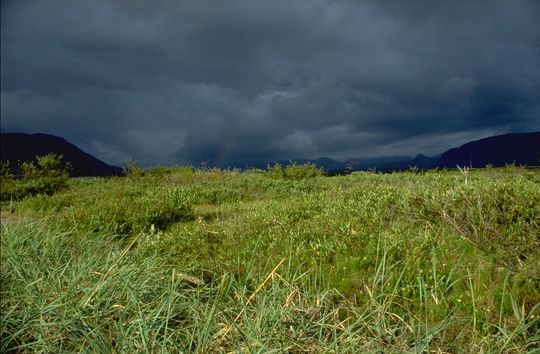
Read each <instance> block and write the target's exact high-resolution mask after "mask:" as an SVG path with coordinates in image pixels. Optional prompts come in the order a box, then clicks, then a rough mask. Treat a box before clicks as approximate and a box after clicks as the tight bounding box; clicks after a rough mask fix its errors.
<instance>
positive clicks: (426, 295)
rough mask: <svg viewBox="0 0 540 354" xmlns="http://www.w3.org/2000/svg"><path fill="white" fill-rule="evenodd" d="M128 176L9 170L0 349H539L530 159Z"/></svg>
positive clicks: (536, 216) (536, 186) (538, 255)
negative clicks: (441, 166) (336, 170)
mask: <svg viewBox="0 0 540 354" xmlns="http://www.w3.org/2000/svg"><path fill="white" fill-rule="evenodd" d="M128 172H129V173H128V175H127V176H126V177H112V178H71V179H66V177H65V176H64V175H61V174H59V175H55V176H53V177H51V178H53V179H54V178H56V179H57V180H60V181H62V183H59V184H58V185H54V186H56V187H58V188H56V187H55V188H49V189H47V188H45V189H43V188H42V187H40V186H42V185H43V183H45V184H46V181H45V182H43V180H40V179H39V178H40V177H39V176H38V177H36V176H37V175H39V173H38V174H35V176H34V179H32V178H27V179H26V180H13V179H12V178H11V177H10V176H7V175H6V176H3V180H2V188H3V189H4V191H3V194H2V196H3V197H2V199H3V202H2V226H1V228H2V232H1V278H0V281H1V283H0V284H1V294H0V298H1V329H0V330H1V345H0V351H1V352H6V353H24V352H43V353H62V352H97V353H115V352H116V353H138V352H141V353H169V352H171V353H179V352H183V353H192V352H194V353H231V352H232V353H284V352H285V353H357V352H359V353H364V352H368V353H369V352H373V353H532V352H535V350H538V348H539V347H540V247H539V246H540V170H538V169H526V168H522V167H516V166H508V167H506V168H485V169H470V170H469V169H464V170H455V171H453V170H452V171H447V170H432V171H417V170H411V171H405V172H396V173H384V174H383V173H377V172H354V173H351V174H348V175H343V176H334V177H327V176H324V175H323V174H322V173H321V171H319V170H317V169H315V168H314V167H313V166H292V167H289V168H286V169H282V168H280V167H279V166H274V167H271V168H269V169H268V170H265V171H262V170H251V171H243V172H240V171H234V170H233V171H227V170H217V169H199V170H197V169H192V168H190V167H177V168H164V167H158V168H153V169H150V170H147V171H143V170H142V169H140V168H138V167H137V166H135V165H132V166H131V167H130V168H129V169H128ZM40 181H41V182H40ZM32 183H33V184H32ZM40 183H42V184H40ZM29 184H30V185H31V186H30V187H28V185H29ZM36 186H37V187H36ZM40 188H41V189H40ZM5 191H7V192H5ZM10 191H11V192H10ZM40 191H44V192H43V193H41V192H40ZM4 192H5V193H4ZM8 192H9V193H12V194H11V196H9V193H8Z"/></svg>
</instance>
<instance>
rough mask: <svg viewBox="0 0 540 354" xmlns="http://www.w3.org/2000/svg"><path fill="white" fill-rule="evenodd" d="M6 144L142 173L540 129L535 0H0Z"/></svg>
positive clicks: (437, 148) (395, 151)
mask: <svg viewBox="0 0 540 354" xmlns="http://www.w3.org/2000/svg"><path fill="white" fill-rule="evenodd" d="M1 4H2V5H1V128H2V132H28V133H32V132H43V133H49V134H54V135H59V136H62V137H64V138H66V139H67V140H68V141H70V142H72V143H74V144H76V145H78V146H79V147H81V148H83V149H84V150H86V151H88V152H90V153H91V154H93V155H95V156H97V157H98V158H101V159H103V160H104V161H106V162H108V163H113V164H123V163H124V162H125V161H126V160H127V159H128V158H132V159H135V160H137V161H139V162H140V163H142V164H144V165H149V164H156V163H164V164H172V163H193V164H198V163H200V162H202V161H209V162H210V164H212V163H216V164H221V165H222V166H226V165H228V164H233V163H234V162H235V161H255V160H265V161H269V160H277V159H289V158H298V157H304V158H318V157H322V156H327V157H332V158H336V159H341V160H343V159H347V158H363V157H375V156H392V155H415V154H417V153H420V152H421V153H424V154H428V155H429V154H438V153H441V152H444V151H445V150H446V149H448V148H450V147H454V146H459V145H461V144H462V143H465V142H467V141H470V140H475V139H479V138H482V137H485V136H489V135H496V134H502V133H507V132H525V131H535V130H540V26H539V25H538V19H539V18H540V2H537V1H515V0H513V1H500V2H497V1H478V2H474V1H456V2H453V1H419V2H413V1H398V2H391V1H377V2H376V1H373V2H371V1H328V2H327V1H287V2H286V1H267V2H264V1H237V2H234V1H214V2H201V1H196V2H188V1H163V2H159V1H151V2H150V1H148V2H146V1H136V2H134V1H83V0H80V1H50V0H48V1H2V3H1Z"/></svg>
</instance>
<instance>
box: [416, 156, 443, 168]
mask: <svg viewBox="0 0 540 354" xmlns="http://www.w3.org/2000/svg"><path fill="white" fill-rule="evenodd" d="M439 159H440V156H435V157H430V156H426V155H424V154H418V155H416V156H415V157H414V159H412V160H411V161H410V162H409V166H411V167H417V168H419V169H430V168H435V167H437V164H438V163H439Z"/></svg>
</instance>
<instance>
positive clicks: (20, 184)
mask: <svg viewBox="0 0 540 354" xmlns="http://www.w3.org/2000/svg"><path fill="white" fill-rule="evenodd" d="M62 159H63V157H62V155H56V154H48V155H44V156H36V161H26V162H23V163H22V164H20V166H18V168H16V169H15V170H17V171H19V173H18V175H16V174H14V173H13V172H12V171H11V168H10V167H11V166H10V162H9V161H3V162H2V174H1V184H2V185H1V191H2V192H1V200H2V201H7V200H11V199H15V200H19V199H23V198H25V197H27V196H33V195H38V194H45V195H52V194H54V193H56V192H58V191H60V190H63V189H66V188H67V187H68V182H69V177H70V171H71V165H70V164H69V163H63V161H62Z"/></svg>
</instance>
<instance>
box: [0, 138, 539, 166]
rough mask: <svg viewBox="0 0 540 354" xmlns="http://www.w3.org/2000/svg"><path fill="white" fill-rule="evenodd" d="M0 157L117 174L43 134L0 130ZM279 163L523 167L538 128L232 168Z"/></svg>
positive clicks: (532, 153)
mask: <svg viewBox="0 0 540 354" xmlns="http://www.w3.org/2000/svg"><path fill="white" fill-rule="evenodd" d="M1 137H2V144H1V147H2V150H1V156H2V161H6V160H9V161H11V162H12V164H13V163H16V162H23V161H31V160H34V159H35V156H36V155H46V154H48V153H55V154H59V155H63V156H64V161H66V162H70V163H71V164H72V166H73V175H75V176H117V175H121V174H122V168H120V167H117V166H111V165H108V164H106V163H104V162H102V161H100V160H98V159H96V158H95V157H93V156H92V155H90V154H88V153H86V152H84V151H83V150H81V149H79V148H78V147H76V146H75V145H73V144H71V143H69V142H67V141H66V140H64V139H62V138H60V137H57V136H54V135H48V134H23V133H2V135H1ZM276 162H277V163H280V164H281V165H282V166H286V165H289V164H291V163H298V164H303V163H313V164H315V165H316V166H317V167H321V168H323V169H324V170H325V171H327V172H328V173H329V174H336V173H343V172H346V171H361V170H377V171H395V170H406V169H409V168H418V169H431V168H437V167H439V168H456V167H457V166H470V167H485V166H486V165H493V166H504V165H506V164H511V163H515V164H517V165H525V166H540V132H532V133H509V134H504V135H498V136H492V137H488V138H484V139H480V140H476V141H472V142H469V143H466V144H464V145H462V146H460V147H457V148H452V149H449V150H448V151H446V152H444V153H443V154H442V155H439V156H433V157H430V156H425V155H423V154H418V155H416V156H415V157H413V158H411V157H410V156H390V157H379V158H368V159H349V160H347V161H336V160H333V159H331V158H328V157H321V158H319V159H316V160H310V159H302V158H299V159H291V160H282V161H272V162H260V161H259V162H252V163H250V162H249V161H243V162H242V163H241V164H240V163H239V164H237V165H235V166H231V167H239V168H248V167H251V168H262V169H265V168H266V166H267V165H273V164H274V163H276Z"/></svg>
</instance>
